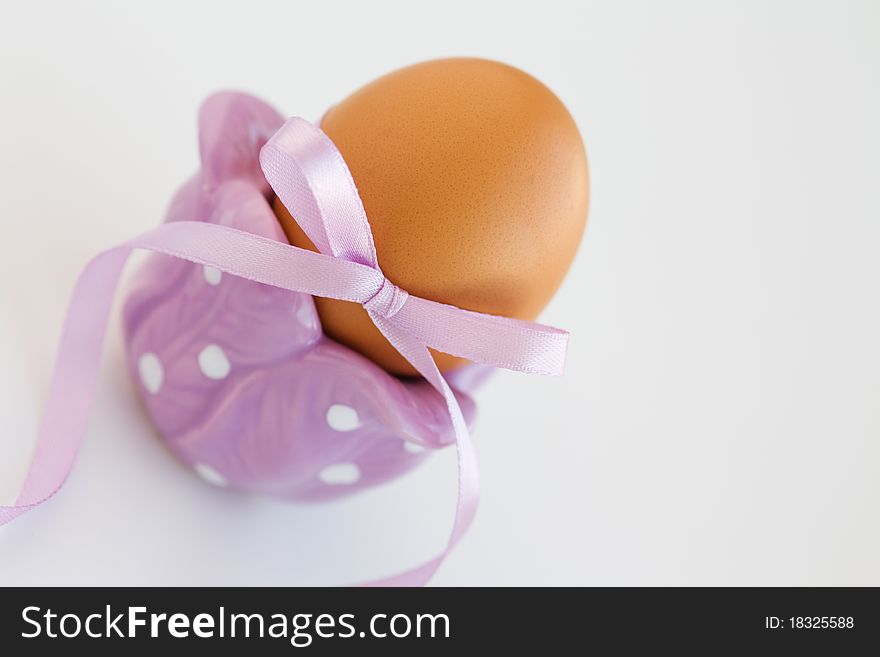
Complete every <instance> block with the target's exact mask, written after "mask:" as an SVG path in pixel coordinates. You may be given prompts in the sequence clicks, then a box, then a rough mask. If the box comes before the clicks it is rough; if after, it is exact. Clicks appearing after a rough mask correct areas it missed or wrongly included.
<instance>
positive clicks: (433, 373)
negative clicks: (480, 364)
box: [362, 313, 480, 586]
mask: <svg viewBox="0 0 880 657" xmlns="http://www.w3.org/2000/svg"><path fill="white" fill-rule="evenodd" d="M370 316H371V318H372V319H373V321H374V322H375V324H376V326H377V327H378V328H379V330H380V331H381V332H382V334H383V335H384V336H385V337H386V338H387V339H388V341H389V342H391V344H392V345H394V347H395V348H396V349H397V350H398V351H399V352H400V353H401V355H402V356H403V357H404V358H406V359H407V360H408V361H409V362H410V363H411V364H412V365H413V367H415V368H416V370H418V371H419V373H420V374H421V375H422V376H424V377H425V379H426V380H427V381H428V382H429V383H430V384H431V385H432V386H433V387H434V388H435V389H436V390H437V391H438V392H439V393H440V394H441V395H443V398H444V399H445V401H446V407H447V409H448V411H449V418H450V420H451V421H452V428H453V431H454V433H455V446H456V452H457V455H458V501H457V503H456V507H455V518H454V520H453V523H452V530H451V532H450V535H449V540H448V541H447V543H446V546H445V547H444V548H443V550H442V551H441V552H440V554H438V555H437V556H435V557H433V558H432V559H430V560H428V561H426V562H425V563H423V564H421V565H419V566H416V567H415V568H412V569H410V570H407V571H404V572H402V573H398V574H396V575H392V576H390V577H386V578H382V579H376V580H372V581H370V582H367V583H365V584H362V586H424V585H425V584H427V583H428V581H429V580H430V579H431V577H433V575H434V573H436V572H437V569H438V568H439V567H440V566H441V565H442V563H443V562H444V561H445V559H446V557H447V556H449V553H450V552H452V549H453V548H454V547H455V546H456V544H457V543H458V542H459V541H460V540H461V538H462V537H463V536H464V535H465V533H466V532H467V530H468V528H469V527H470V525H471V523H472V522H473V519H474V516H475V515H476V512H477V505H478V503H479V498H480V478H479V472H478V470H477V456H476V453H475V452H474V446H473V443H472V441H471V437H470V431H469V430H468V427H467V422H465V419H464V415H463V414H462V412H461V407H460V406H459V405H458V400H456V398H455V393H453V391H452V388H450V387H449V384H448V383H447V382H446V379H444V378H443V375H442V374H441V373H440V370H438V369H437V365H436V364H435V363H434V359H433V358H432V357H431V354H430V352H429V351H428V348H427V346H426V345H425V344H424V343H422V342H420V341H419V340H418V338H416V337H415V336H413V335H412V334H410V333H408V332H407V331H406V330H405V329H402V328H401V327H400V326H398V325H396V324H395V322H394V320H393V319H392V320H388V319H385V318H383V317H381V316H380V315H375V314H374V313H370Z"/></svg>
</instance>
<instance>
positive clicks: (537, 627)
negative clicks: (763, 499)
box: [0, 588, 880, 655]
mask: <svg viewBox="0 0 880 657" xmlns="http://www.w3.org/2000/svg"><path fill="white" fill-rule="evenodd" d="M878 620H880V598H878V592H877V590H876V589H869V588H790V589H782V588H734V589H718V588H673V589H663V588H643V589H637V588H594V589H574V588H572V589H527V588H510V589H453V588H446V589H444V588H429V589H281V588H269V589H266V588H261V589H257V588H240V589H230V588H223V589H210V588H209V589H194V588H187V589H158V588H156V589H122V588H111V589H98V588H89V589H75V588H67V589H49V588H47V589H14V588H13V589H3V590H2V591H0V641H2V643H0V646H2V647H3V654H8V655H18V654H26V651H28V650H33V649H39V650H40V651H41V652H40V654H42V651H43V650H45V649H49V650H52V649H53V648H54V649H55V650H61V649H64V648H76V649H80V648H82V649H83V650H85V651H87V654H89V655H103V654H108V655H110V654H113V655H116V654H121V652H124V651H125V650H127V649H128V648H140V647H146V648H153V649H161V650H162V651H163V653H168V654H176V653H175V652H174V651H180V652H181V653H183V652H184V651H186V652H187V653H188V654H189V653H190V652H191V651H192V650H193V649H197V650H198V649H207V650H211V651H212V652H216V651H218V650H220V651H221V654H223V653H224V652H225V651H224V650H223V649H224V648H226V649H227V650H229V651H230V652H231V651H232V650H235V651H236V654H240V653H241V651H242V650H246V651H248V652H247V654H251V651H253V654H279V655H280V654H291V653H301V652H306V653H308V654H334V655H338V654H355V653H356V652H359V651H363V650H367V651H368V652H369V654H372V653H373V651H376V650H379V651H382V654H409V655H413V654H418V655H424V654H449V653H448V651H450V650H453V651H454V650H460V649H462V648H467V649H469V650H470V649H472V650H476V649H479V648H481V647H488V648H491V650H492V652H493V653H495V651H496V650H497V651H500V650H506V649H509V650H511V651H513V653H515V654H551V655H556V654H578V653H582V652H583V653H586V652H588V651H591V650H597V649H601V653H600V654H607V652H609V651H611V652H613V653H624V654H629V653H631V652H632V653H635V652H636V651H637V650H638V651H639V652H640V654H643V653H644V652H645V649H646V648H647V649H648V651H649V652H662V653H664V654H666V652H667V651H670V650H672V651H673V654H675V653H676V652H681V651H688V652H690V651H694V652H700V653H702V654H714V653H716V652H718V651H719V650H722V649H723V650H729V649H743V650H746V649H748V650H756V649H767V650H770V649H772V650H774V651H780V652H781V651H784V654H793V651H795V650H796V651H798V652H799V653H804V652H810V653H812V652H819V653H826V654H853V652H852V651H855V650H858V651H860V652H861V651H866V650H872V651H875V650H876V649H877V644H878V638H880V631H878V624H880V623H878ZM71 642H74V643H75V644H76V645H71ZM652 647H653V649H651V648H652ZM7 649H9V650H7ZM169 651H170V652H169ZM414 651H417V652H414ZM789 651H792V653H789Z"/></svg>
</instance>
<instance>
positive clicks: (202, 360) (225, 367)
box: [199, 344, 232, 379]
mask: <svg viewBox="0 0 880 657" xmlns="http://www.w3.org/2000/svg"><path fill="white" fill-rule="evenodd" d="M231 367H232V366H231V365H230V364H229V359H228V358H227V357H226V354H225V353H223V350H222V349H221V348H220V347H219V346H218V345H216V344H209V345H208V346H207V347H205V348H204V349H202V350H201V352H199V369H200V370H202V374H204V375H205V376H206V377H208V378H209V379H225V378H226V377H227V376H229V370H230V368H231Z"/></svg>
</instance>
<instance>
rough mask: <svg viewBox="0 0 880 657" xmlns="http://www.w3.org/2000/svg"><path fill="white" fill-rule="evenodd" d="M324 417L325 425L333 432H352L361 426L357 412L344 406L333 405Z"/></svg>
mask: <svg viewBox="0 0 880 657" xmlns="http://www.w3.org/2000/svg"><path fill="white" fill-rule="evenodd" d="M326 417H327V425H328V426H329V427H330V428H331V429H333V430H334V431H354V430H355V429H357V428H358V427H360V426H361V419H360V418H359V417H358V414H357V411H356V410H354V409H353V408H352V407H351V406H346V405H345V404H333V406H331V407H330V408H328V409H327V416H326Z"/></svg>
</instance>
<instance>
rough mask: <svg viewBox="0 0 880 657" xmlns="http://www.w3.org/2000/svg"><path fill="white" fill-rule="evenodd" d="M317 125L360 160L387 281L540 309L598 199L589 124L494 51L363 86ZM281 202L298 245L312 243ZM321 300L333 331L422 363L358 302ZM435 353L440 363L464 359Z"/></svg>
mask: <svg viewBox="0 0 880 657" xmlns="http://www.w3.org/2000/svg"><path fill="white" fill-rule="evenodd" d="M321 127H322V128H323V130H324V131H325V132H326V133H327V134H328V135H329V136H330V138H331V139H332V140H333V142H334V143H335V144H336V146H337V148H338V149H339V151H340V152H341V153H342V155H343V157H344V158H345V161H346V163H347V164H348V166H349V169H350V170H351V173H352V176H353V178H354V181H355V183H356V184H357V188H358V191H359V192H360V195H361V198H362V199H363V202H364V207H365V209H366V212H367V216H368V217H369V220H370V225H371V227H372V231H373V236H374V238H375V242H376V250H377V253H378V257H379V264H380V266H381V267H382V270H383V271H384V272H385V274H386V275H387V276H388V278H389V279H390V280H391V281H393V282H394V283H395V284H397V285H398V286H400V287H402V288H403V289H405V290H407V291H408V292H410V293H412V294H416V295H419V296H422V297H425V298H427V299H433V300H435V301H439V302H442V303H448V304H452V305H455V306H459V307H461V308H466V309H468V310H475V311H479V312H486V313H492V314H497V315H504V316H507V317H514V318H518V319H526V320H532V319H535V318H536V317H537V315H538V314H539V313H540V311H541V310H542V309H543V308H544V306H545V305H546V304H547V303H548V302H549V300H550V298H551V297H552V296H553V294H554V292H555V291H556V289H557V288H558V287H559V285H560V283H561V282H562V279H563V277H564V276H565V273H566V271H567V270H568V268H569V265H570V264H571V261H572V259H573V258H574V255H575V252H576V251H577V247H578V244H579V242H580V239H581V235H582V234H583V231H584V226H585V225H586V219H587V207H588V201H589V176H588V169H587V159H586V154H585V151H584V146H583V142H582V140H581V136H580V133H579V132H578V129H577V126H576V125H575V123H574V120H573V119H572V117H571V115H570V114H569V113H568V111H567V110H566V108H565V107H564V106H563V104H562V103H561V102H560V101H559V99H558V98H557V97H556V96H555V95H554V94H553V93H552V92H551V91H550V90H549V89H548V88H547V87H545V86H544V85H543V84H541V83H540V82H538V81H537V80H536V79H535V78H533V77H531V76H529V75H528V74H526V73H524V72H522V71H520V70H518V69H516V68H513V67H510V66H507V65H505V64H500V63H497V62H492V61H487V60H481V59H444V60H437V61H431V62H425V63H422V64H417V65H415V66H410V67H408V68H404V69H401V70H399V71H396V72H393V73H390V74H388V75H386V76H384V77H382V78H380V79H378V80H376V81H374V82H372V83H370V84H368V85H366V86H365V87H363V88H361V89H360V90H358V91H356V92H355V93H353V94H352V95H351V96H349V97H348V98H346V99H345V100H344V101H342V102H341V103H339V104H338V105H336V106H335V107H333V108H332V109H330V110H329V111H328V112H327V114H326V115H325V116H324V118H323V121H322V123H321ZM273 207H274V210H275V213H276V215H277V216H278V218H279V220H280V221H281V224H282V227H283V229H284V232H285V234H286V236H287V238H288V239H289V240H290V241H291V243H292V244H295V245H297V246H301V247H305V248H311V249H313V250H314V246H313V245H312V244H311V242H310V241H309V240H308V238H307V237H306V236H305V234H304V233H303V232H302V230H301V229H300V228H299V226H298V225H297V224H296V222H295V221H294V220H293V219H292V218H291V216H290V215H289V214H288V213H287V211H286V209H285V208H284V206H283V205H281V203H280V202H279V201H278V200H277V199H276V200H275V202H274V204H273ZM315 304H316V306H317V311H318V314H319V316H320V318H321V324H322V326H323V329H324V332H325V333H326V334H327V335H328V336H330V337H332V338H333V339H335V340H337V341H338V342H340V343H342V344H344V345H347V346H349V347H351V348H352V349H354V350H356V351H358V352H360V353H361V354H363V355H365V356H367V357H368V358H370V359H372V360H373V361H374V362H376V363H377V364H379V365H380V366H381V367H383V368H385V369H386V370H387V371H389V372H391V373H394V374H399V375H410V374H414V371H413V369H412V367H411V366H410V365H409V364H408V363H407V362H406V361H405V360H404V359H403V357H402V356H400V354H398V353H397V351H396V350H395V349H394V348H393V347H392V346H391V345H390V344H389V343H388V342H387V341H386V340H385V338H384V337H383V336H382V335H381V334H380V333H379V331H378V329H376V327H375V326H374V325H373V323H372V321H371V320H370V319H369V317H368V316H367V314H366V311H365V310H364V309H363V308H362V307H361V306H358V305H356V304H351V303H347V302H343V301H336V300H332V299H323V298H316V299H315ZM435 358H436V360H437V362H438V365H439V366H440V369H441V370H449V369H453V368H455V367H457V366H459V365H461V364H462V363H463V361H462V360H461V359H459V358H455V357H452V356H449V355H446V354H435Z"/></svg>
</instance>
